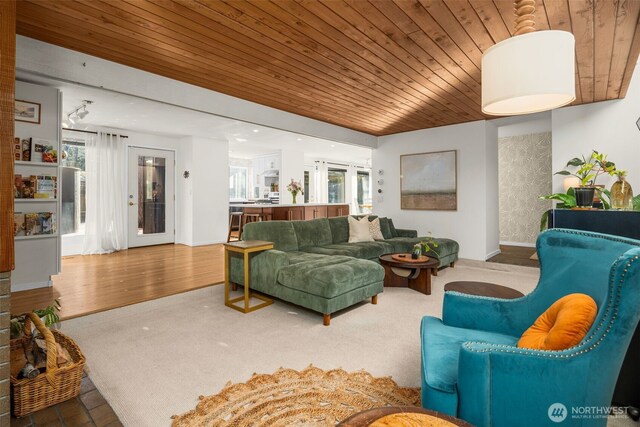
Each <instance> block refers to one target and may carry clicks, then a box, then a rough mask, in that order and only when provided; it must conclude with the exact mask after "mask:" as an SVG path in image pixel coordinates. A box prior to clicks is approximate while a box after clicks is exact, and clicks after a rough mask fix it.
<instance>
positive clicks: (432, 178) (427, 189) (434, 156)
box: [400, 150, 458, 211]
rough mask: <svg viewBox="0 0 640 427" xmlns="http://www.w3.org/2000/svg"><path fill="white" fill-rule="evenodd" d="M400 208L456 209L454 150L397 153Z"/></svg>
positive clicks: (456, 169)
mask: <svg viewBox="0 0 640 427" xmlns="http://www.w3.org/2000/svg"><path fill="white" fill-rule="evenodd" d="M400 209H403V210H435V211H457V210H458V151H457V150H447V151H434V152H430V153H416V154H403V155H401V156H400Z"/></svg>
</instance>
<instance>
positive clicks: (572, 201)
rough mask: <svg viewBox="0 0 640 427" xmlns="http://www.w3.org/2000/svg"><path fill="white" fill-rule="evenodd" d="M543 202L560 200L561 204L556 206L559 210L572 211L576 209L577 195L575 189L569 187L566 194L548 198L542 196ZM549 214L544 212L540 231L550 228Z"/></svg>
mask: <svg viewBox="0 0 640 427" xmlns="http://www.w3.org/2000/svg"><path fill="white" fill-rule="evenodd" d="M540 199H541V200H558V201H559V202H560V203H558V204H557V205H556V208H557V209H571V208H574V207H576V205H577V203H576V194H575V191H574V190H573V187H569V189H568V190H567V192H566V193H554V194H549V195H546V196H540ZM548 219H549V218H548V215H547V212H543V214H542V218H540V231H544V230H546V229H547V226H548Z"/></svg>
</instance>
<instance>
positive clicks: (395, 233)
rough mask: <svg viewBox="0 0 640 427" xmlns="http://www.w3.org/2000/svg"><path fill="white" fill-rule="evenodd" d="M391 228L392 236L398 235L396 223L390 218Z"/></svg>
mask: <svg viewBox="0 0 640 427" xmlns="http://www.w3.org/2000/svg"><path fill="white" fill-rule="evenodd" d="M389 230H390V231H391V237H398V231H397V230H396V227H395V225H393V220H392V219H391V218H389Z"/></svg>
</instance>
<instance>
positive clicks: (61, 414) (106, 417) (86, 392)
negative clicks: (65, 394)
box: [11, 374, 122, 427]
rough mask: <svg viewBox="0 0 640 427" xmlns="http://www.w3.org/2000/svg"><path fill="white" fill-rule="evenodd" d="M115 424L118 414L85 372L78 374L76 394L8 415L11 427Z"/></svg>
mask: <svg viewBox="0 0 640 427" xmlns="http://www.w3.org/2000/svg"><path fill="white" fill-rule="evenodd" d="M41 426H42V427H44V426H46V427H81V426H82V427H119V426H122V424H121V423H120V421H119V420H118V416H117V415H116V414H115V412H113V409H111V406H109V404H108V403H107V401H106V400H105V399H104V397H102V395H101V394H100V392H99V391H98V389H96V387H95V386H94V385H93V383H92V382H91V379H89V377H88V376H86V374H85V376H84V378H82V384H81V386H80V396H78V397H77V398H75V399H71V400H67V401H66V402H62V403H59V404H57V405H55V406H51V407H49V408H46V409H43V410H41V411H38V412H35V413H33V414H31V415H30V416H28V417H23V418H13V417H12V418H11V427H41Z"/></svg>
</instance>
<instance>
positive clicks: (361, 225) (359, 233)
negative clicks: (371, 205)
mask: <svg viewBox="0 0 640 427" xmlns="http://www.w3.org/2000/svg"><path fill="white" fill-rule="evenodd" d="M348 221H349V243H358V242H373V237H371V232H370V231H369V225H370V222H369V220H368V219H367V217H364V218H361V219H355V218H353V217H351V216H350V217H348Z"/></svg>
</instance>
